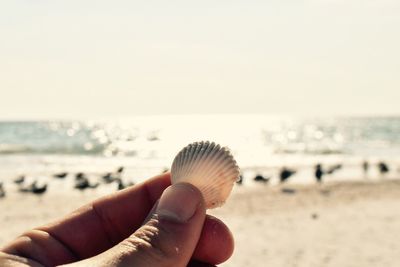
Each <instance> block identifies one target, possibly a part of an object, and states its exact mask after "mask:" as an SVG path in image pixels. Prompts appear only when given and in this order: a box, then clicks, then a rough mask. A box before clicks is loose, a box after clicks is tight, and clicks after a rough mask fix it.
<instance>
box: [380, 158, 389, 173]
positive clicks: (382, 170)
mask: <svg viewBox="0 0 400 267" xmlns="http://www.w3.org/2000/svg"><path fill="white" fill-rule="evenodd" d="M378 169H379V172H380V174H381V175H385V174H386V173H388V172H389V166H388V165H387V164H386V163H385V162H383V161H381V162H378Z"/></svg>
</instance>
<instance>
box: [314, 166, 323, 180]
mask: <svg viewBox="0 0 400 267" xmlns="http://www.w3.org/2000/svg"><path fill="white" fill-rule="evenodd" d="M323 175H324V171H323V170H322V165H321V164H320V163H318V164H317V165H315V179H316V181H317V182H318V183H322V176H323Z"/></svg>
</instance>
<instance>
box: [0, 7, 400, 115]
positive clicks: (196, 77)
mask: <svg viewBox="0 0 400 267" xmlns="http://www.w3.org/2000/svg"><path fill="white" fill-rule="evenodd" d="M349 2H351V3H349ZM0 38H1V39H0V92H1V95H0V119H46V118H100V117H121V116H123V117H129V116H133V115H146V114H149V115H150V114H152V115H153V114H194V113H195V114H209V113H262V114H296V115H400V104H399V102H400V1H398V0H303V1H301V0H271V1H262V0H259V1H254V0H229V1H228V0H223V1H215V0H203V1H188V0H182V1H161V0H158V1H156V0H149V1H99V0H92V1H85V0H37V1H29V0H24V1H22V0H13V1H1V2H0Z"/></svg>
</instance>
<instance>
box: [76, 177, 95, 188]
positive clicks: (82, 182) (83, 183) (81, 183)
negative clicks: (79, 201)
mask: <svg viewBox="0 0 400 267" xmlns="http://www.w3.org/2000/svg"><path fill="white" fill-rule="evenodd" d="M98 186H99V183H95V184H91V183H90V182H89V179H88V178H86V177H81V178H79V179H77V180H76V181H75V185H74V188H75V189H78V190H81V191H82V190H85V189H87V188H96V187H98Z"/></svg>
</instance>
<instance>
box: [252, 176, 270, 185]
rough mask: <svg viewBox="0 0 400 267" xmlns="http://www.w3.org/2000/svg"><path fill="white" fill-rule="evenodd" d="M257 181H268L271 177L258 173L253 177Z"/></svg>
mask: <svg viewBox="0 0 400 267" xmlns="http://www.w3.org/2000/svg"><path fill="white" fill-rule="evenodd" d="M253 180H254V181H256V182H261V183H268V182H269V180H270V178H269V177H264V176H262V175H260V174H257V175H256V177H254V179H253Z"/></svg>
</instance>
